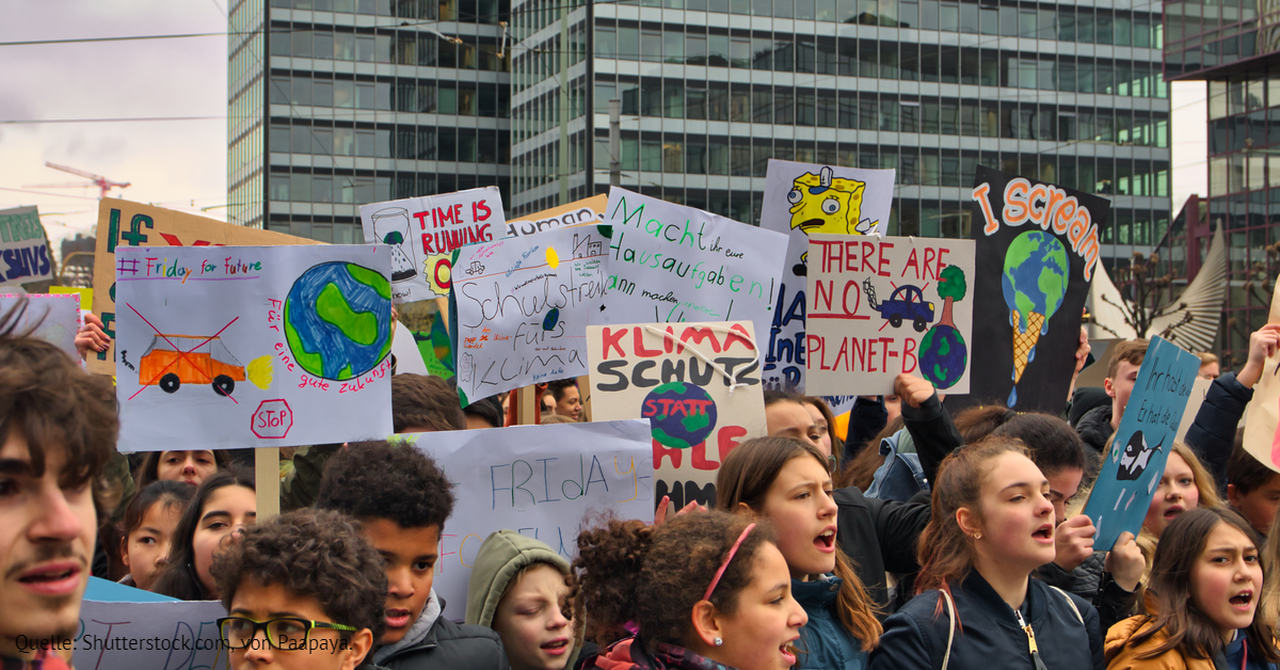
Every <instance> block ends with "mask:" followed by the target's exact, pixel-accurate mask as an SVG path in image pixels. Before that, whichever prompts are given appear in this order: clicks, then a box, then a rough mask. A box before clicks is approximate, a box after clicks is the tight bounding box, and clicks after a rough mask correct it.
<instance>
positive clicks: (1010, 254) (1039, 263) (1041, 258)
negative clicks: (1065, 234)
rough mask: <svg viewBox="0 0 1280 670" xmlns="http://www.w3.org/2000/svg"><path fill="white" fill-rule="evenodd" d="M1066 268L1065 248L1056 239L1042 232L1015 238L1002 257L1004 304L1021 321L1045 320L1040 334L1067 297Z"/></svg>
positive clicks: (1045, 329) (1046, 328)
mask: <svg viewBox="0 0 1280 670" xmlns="http://www.w3.org/2000/svg"><path fill="white" fill-rule="evenodd" d="M1069 267H1070V266H1069V265H1068V264H1067V248H1066V247H1065V246H1064V245H1063V244H1062V241H1061V240H1059V239H1058V238H1057V237H1056V236H1054V235H1052V234H1050V233H1047V232H1044V231H1042V230H1029V231H1027V232H1025V233H1022V234H1021V235H1018V236H1017V237H1015V238H1013V242H1011V243H1010V244H1009V249H1008V251H1006V252H1005V255H1004V273H1003V275H1002V276H1001V278H1000V286H1001V289H1002V290H1003V292H1004V300H1005V303H1006V304H1008V305H1009V308H1010V309H1012V310H1013V311H1015V312H1017V313H1018V314H1019V315H1021V316H1022V317H1024V318H1025V316H1026V315H1027V314H1031V313H1035V314H1040V315H1042V316H1044V318H1045V322H1044V326H1043V330H1042V332H1041V334H1043V332H1044V331H1047V330H1048V328H1049V317H1051V316H1053V313H1054V312H1056V311H1058V307H1059V306H1060V305H1062V299H1063V298H1064V297H1066V294H1067V278H1068V274H1067V272H1068V268H1069Z"/></svg>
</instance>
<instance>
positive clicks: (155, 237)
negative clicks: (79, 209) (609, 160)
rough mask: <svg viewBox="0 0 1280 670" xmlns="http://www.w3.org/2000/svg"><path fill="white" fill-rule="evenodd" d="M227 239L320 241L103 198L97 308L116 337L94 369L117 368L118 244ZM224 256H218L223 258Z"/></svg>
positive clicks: (93, 359) (96, 257) (202, 243)
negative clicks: (116, 296)
mask: <svg viewBox="0 0 1280 670" xmlns="http://www.w3.org/2000/svg"><path fill="white" fill-rule="evenodd" d="M227 244H242V245H254V244H264V245H265V244H319V242H316V241H315V240H308V239H306V238H302V237H294V236H293V235H285V234H284V233H275V232H271V231H268V230H258V229H256V228H245V227H243V226H235V225H232V224H230V223H224V222H222V221H216V220H214V219H209V218H205V217H203V216H196V215H194V214H188V213H186V212H177V211H174V210H172V209H164V208H162V207H152V206H151V205H144V204H141V203H137V202H129V201H127V200H117V199H115V198H103V199H102V201H101V202H100V203H99V205H98V237H97V242H96V245H97V246H95V247H94V252H93V285H94V286H95V287H96V288H97V289H98V290H97V291H95V292H94V294H93V312H94V314H97V315H98V316H99V317H100V318H101V319H102V325H103V331H104V332H106V334H107V335H110V336H111V338H112V342H111V346H110V347H108V348H107V350H106V351H103V352H99V353H98V354H97V355H95V356H90V357H89V360H88V368H89V371H90V372H96V373H100V374H107V375H113V374H115V372H116V363H115V355H116V343H115V338H116V324H115V322H116V303H115V295H116V286H115V283H114V282H115V277H116V275H115V272H116V249H117V248H120V247H164V246H168V247H182V246H192V247H207V246H222V245H227ZM222 260H223V259H221V258H220V259H219V262H221V261H222Z"/></svg>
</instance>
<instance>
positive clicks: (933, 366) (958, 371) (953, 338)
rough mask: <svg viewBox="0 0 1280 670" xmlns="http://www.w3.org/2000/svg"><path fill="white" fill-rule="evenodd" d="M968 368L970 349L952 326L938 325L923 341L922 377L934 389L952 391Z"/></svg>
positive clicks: (921, 343) (921, 349) (925, 335)
mask: <svg viewBox="0 0 1280 670" xmlns="http://www.w3.org/2000/svg"><path fill="white" fill-rule="evenodd" d="M968 365H969V348H968V347H967V346H965V343H964V336H963V335H961V334H960V331H958V330H956V329H955V328H954V327H953V326H948V325H946V324H937V325H935V326H934V327H932V328H930V329H929V332H927V333H925V334H924V337H923V338H921V339H920V375H921V376H922V377H924V378H925V379H927V380H929V382H930V383H932V384H933V386H934V388H938V389H945V388H951V387H952V386H955V385H956V382H958V381H960V378H961V377H963V376H964V371H965V368H967V367H968Z"/></svg>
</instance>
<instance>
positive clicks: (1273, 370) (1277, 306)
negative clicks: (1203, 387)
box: [1244, 282, 1280, 472]
mask: <svg viewBox="0 0 1280 670" xmlns="http://www.w3.org/2000/svg"><path fill="white" fill-rule="evenodd" d="M1267 323H1280V282H1276V287H1275V291H1274V293H1272V295H1271V314H1270V317H1269V318H1268V319H1267ZM1244 448H1245V450H1246V451H1248V452H1249V453H1250V454H1253V457H1254V458H1256V459H1258V460H1259V461H1260V462H1262V463H1264V464H1265V465H1266V466H1267V467H1269V468H1271V469H1272V470H1275V471H1277V472H1280V351H1277V352H1275V353H1273V354H1271V355H1270V356H1268V357H1267V360H1266V361H1264V362H1263V364H1262V376H1261V377H1259V378H1258V383H1256V384H1254V385H1253V399H1252V400H1250V401H1249V406H1248V407H1246V408H1245V414H1244Z"/></svg>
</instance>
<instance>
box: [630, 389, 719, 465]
mask: <svg viewBox="0 0 1280 670" xmlns="http://www.w3.org/2000/svg"><path fill="white" fill-rule="evenodd" d="M640 416H641V418H645V419H648V420H649V427H650V429H651V430H652V431H653V439H655V440H657V441H658V443H659V444H662V445H663V446H666V447H670V448H672V449H688V448H690V447H693V446H695V445H699V444H702V443H703V442H705V441H706V440H707V436H708V435H710V434H711V431H712V429H714V428H715V427H716V403H715V401H714V400H712V399H711V396H710V395H709V394H708V393H707V392H706V391H704V390H702V388H700V387H698V386H695V385H693V384H686V383H684V382H667V383H666V384H661V385H659V386H656V387H654V389H653V390H652V391H650V392H649V394H648V395H646V396H645V397H644V403H643V404H642V405H641V406H640Z"/></svg>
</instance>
